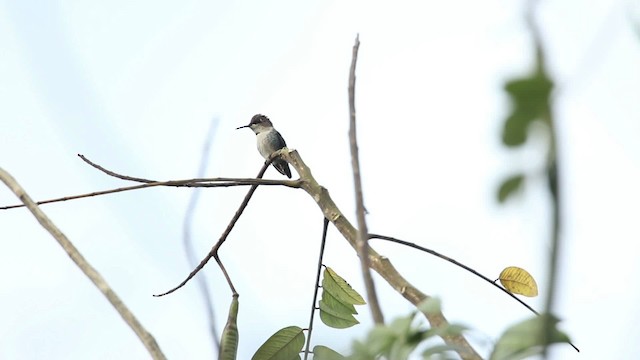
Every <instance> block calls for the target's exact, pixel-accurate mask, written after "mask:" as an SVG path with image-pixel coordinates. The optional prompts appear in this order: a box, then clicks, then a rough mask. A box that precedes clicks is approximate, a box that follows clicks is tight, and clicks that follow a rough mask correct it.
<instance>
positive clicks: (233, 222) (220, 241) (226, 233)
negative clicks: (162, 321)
mask: <svg viewBox="0 0 640 360" xmlns="http://www.w3.org/2000/svg"><path fill="white" fill-rule="evenodd" d="M278 153H279V152H278ZM278 153H275V154H278ZM275 154H274V155H275ZM273 159H275V156H272V157H271V159H269V160H268V161H266V162H265V163H264V165H263V166H262V169H260V172H259V173H258V176H256V178H258V179H259V178H261V177H262V176H263V175H264V173H265V171H267V168H269V165H270V164H271V162H272V161H273ZM257 188H258V184H255V185H252V186H251V189H249V192H247V195H245V197H244V200H243V201H242V204H240V207H239V208H238V210H237V211H236V213H235V215H234V216H233V218H232V219H231V221H230V222H229V225H227V228H226V229H225V230H224V232H223V233H222V235H221V236H220V239H218V242H217V243H216V244H215V245H214V246H213V247H212V248H211V251H209V253H208V254H207V256H205V258H204V259H202V261H200V264H198V266H197V267H196V268H195V269H193V271H191V273H190V274H189V276H187V278H186V279H184V280H183V281H182V282H181V283H180V284H178V286H176V287H174V288H173V289H171V290H169V291H167V292H164V293H162V294H158V295H153V296H155V297H160V296H165V295H168V294H171V293H172V292H174V291H176V290H178V289H180V288H181V287H183V286H184V285H185V284H186V283H187V282H189V280H191V279H192V278H193V277H194V276H195V275H196V274H197V273H198V272H199V271H200V270H202V268H204V266H205V265H207V263H208V262H209V260H211V258H212V257H213V258H215V259H216V262H217V263H218V266H220V269H221V270H222V273H223V274H224V277H225V279H226V280H227V283H228V284H229V288H230V289H231V292H232V293H233V295H234V296H235V295H238V292H237V291H236V288H235V287H234V286H233V282H232V281H231V278H230V277H229V274H228V273H227V270H226V269H225V267H224V265H222V261H220V257H219V256H218V249H219V248H220V246H222V244H223V243H224V242H225V240H227V236H229V233H231V230H232V229H233V227H234V226H235V225H236V222H237V221H238V219H239V218H240V215H242V212H243V211H244V209H245V208H246V207H247V204H249V200H251V197H252V196H253V193H254V192H255V191H256V189H257Z"/></svg>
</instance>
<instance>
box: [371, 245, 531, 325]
mask: <svg viewBox="0 0 640 360" xmlns="http://www.w3.org/2000/svg"><path fill="white" fill-rule="evenodd" d="M369 239H380V240H386V241H391V242H394V243H397V244H401V245H405V246H408V247H411V248H414V249H418V250H420V251H424V252H426V253H429V254H431V255H434V256H436V257H439V258H440V259H442V260H445V261H448V262H450V263H452V264H454V265H456V266H458V267H461V268H463V269H465V270H466V271H468V272H470V273H472V274H473V275H475V276H477V277H479V278H481V279H482V280H484V281H486V282H488V283H490V284H491V285H493V286H495V287H497V288H498V289H500V290H502V291H503V292H504V293H506V294H507V295H509V296H511V297H512V298H514V299H515V300H516V301H517V302H519V303H520V304H522V305H523V306H524V307H526V308H527V309H529V310H530V311H531V312H532V313H534V314H536V315H540V314H539V313H538V312H537V311H536V310H534V309H533V308H532V307H531V306H529V305H528V304H527V303H525V302H524V301H522V300H520V299H519V298H518V297H516V296H515V295H513V294H512V293H511V292H509V291H508V290H507V289H505V288H503V287H502V286H500V285H498V284H496V283H495V281H493V280H491V279H489V278H488V277H486V276H484V275H482V274H480V273H479V272H477V271H475V270H474V269H472V268H470V267H468V266H467V265H465V264H463V263H461V262H458V261H457V260H454V259H452V258H450V257H448V256H446V255H442V254H440V253H439V252H437V251H435V250H431V249H428V248H425V247H422V246H420V245H417V244H414V243H412V242H408V241H404V240H400V239H396V238H394V237H391V236H384V235H378V234H369Z"/></svg>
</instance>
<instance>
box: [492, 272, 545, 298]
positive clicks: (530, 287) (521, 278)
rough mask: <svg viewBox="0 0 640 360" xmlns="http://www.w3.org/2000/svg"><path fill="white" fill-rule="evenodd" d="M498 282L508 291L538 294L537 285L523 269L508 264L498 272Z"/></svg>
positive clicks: (526, 294)
mask: <svg viewBox="0 0 640 360" xmlns="http://www.w3.org/2000/svg"><path fill="white" fill-rule="evenodd" d="M500 283H502V286H504V288H505V289H507V290H508V291H509V292H512V293H514V294H520V295H524V296H529V297H534V296H538V285H537V284H536V281H535V279H534V278H533V276H531V274H529V273H528V272H527V271H526V270H525V269H521V268H519V267H515V266H509V267H507V268H505V269H504V270H502V272H501V273H500Z"/></svg>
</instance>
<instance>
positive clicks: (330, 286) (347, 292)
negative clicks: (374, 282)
mask: <svg viewBox="0 0 640 360" xmlns="http://www.w3.org/2000/svg"><path fill="white" fill-rule="evenodd" d="M322 288H323V289H324V291H328V292H329V293H331V295H333V296H334V297H335V298H336V299H338V300H339V301H341V302H344V303H347V304H354V305H364V304H366V302H365V301H364V299H363V298H362V296H360V294H358V292H357V291H355V290H353V288H352V287H351V285H349V283H347V282H346V281H345V280H344V279H343V278H341V277H340V276H339V275H338V274H336V272H335V271H333V269H331V268H329V267H327V268H326V269H325V270H324V275H323V279H322Z"/></svg>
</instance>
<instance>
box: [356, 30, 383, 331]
mask: <svg viewBox="0 0 640 360" xmlns="http://www.w3.org/2000/svg"><path fill="white" fill-rule="evenodd" d="M359 48H360V36H359V35H357V36H356V42H355V44H354V45H353V55H352V56H353V57H352V59H351V70H350V71H349V120H350V121H349V144H350V147H351V166H352V168H353V184H354V187H355V193H356V216H357V220H358V242H357V245H358V247H357V250H358V256H359V257H360V268H361V271H362V277H363V278H364V285H365V287H366V289H367V300H368V301H367V302H368V303H369V308H371V315H372V316H373V321H374V322H375V323H376V324H383V323H384V317H383V316H382V311H381V310H380V304H379V303H378V296H377V295H376V287H375V283H374V282H373V278H372V277H371V269H370V268H369V257H368V256H367V253H368V252H369V243H368V241H369V235H368V230H367V221H366V219H365V217H364V215H365V214H364V213H365V211H364V197H363V195H362V179H361V177H360V155H359V152H358V140H357V137H356V104H355V92H356V63H357V61H358V49H359Z"/></svg>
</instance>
